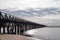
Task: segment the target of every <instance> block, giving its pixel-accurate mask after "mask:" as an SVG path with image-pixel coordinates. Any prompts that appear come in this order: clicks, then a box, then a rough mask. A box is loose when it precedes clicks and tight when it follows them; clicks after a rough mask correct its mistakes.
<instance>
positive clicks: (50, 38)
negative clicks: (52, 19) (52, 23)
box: [25, 27, 60, 40]
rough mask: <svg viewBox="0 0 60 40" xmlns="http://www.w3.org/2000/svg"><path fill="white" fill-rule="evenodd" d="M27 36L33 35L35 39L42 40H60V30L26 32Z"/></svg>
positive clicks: (46, 29) (42, 29)
mask: <svg viewBox="0 0 60 40" xmlns="http://www.w3.org/2000/svg"><path fill="white" fill-rule="evenodd" d="M25 34H26V35H31V37H33V38H38V39H42V40H60V28H57V27H56V28H52V27H51V28H50V27H45V28H38V29H33V30H29V31H26V32H25Z"/></svg>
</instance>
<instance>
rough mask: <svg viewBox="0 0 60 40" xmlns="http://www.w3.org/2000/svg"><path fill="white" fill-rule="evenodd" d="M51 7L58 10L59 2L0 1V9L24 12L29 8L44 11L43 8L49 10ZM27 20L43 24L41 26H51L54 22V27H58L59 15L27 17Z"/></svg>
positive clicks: (30, 0) (42, 0)
mask: <svg viewBox="0 0 60 40" xmlns="http://www.w3.org/2000/svg"><path fill="white" fill-rule="evenodd" d="M51 7H53V8H60V0H0V9H20V10H25V9H29V8H33V9H39V8H43V9H45V8H51ZM59 11H60V10H59ZM18 15H19V14H18ZM36 15H37V14H36ZM27 18H28V17H27ZM27 18H26V19H27ZM28 20H30V21H34V22H36V23H43V24H48V25H53V24H52V23H55V22H56V23H58V24H56V23H55V24H54V25H60V14H58V15H46V16H40V17H38V16H34V17H29V19H28ZM54 20H56V21H54ZM50 22H51V23H50Z"/></svg>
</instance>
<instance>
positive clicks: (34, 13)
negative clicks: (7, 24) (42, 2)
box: [4, 7, 60, 26]
mask: <svg viewBox="0 0 60 40" xmlns="http://www.w3.org/2000/svg"><path fill="white" fill-rule="evenodd" d="M4 12H7V13H9V14H11V15H14V16H17V17H19V18H22V19H25V20H29V21H33V22H36V23H39V24H45V25H49V26H51V25H52V26H57V25H58V26H60V8H53V7H50V8H39V9H33V8H29V9H25V10H13V11H11V10H6V9H5V10H4Z"/></svg>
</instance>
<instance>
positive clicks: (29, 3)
mask: <svg viewBox="0 0 60 40" xmlns="http://www.w3.org/2000/svg"><path fill="white" fill-rule="evenodd" d="M39 7H40V8H47V7H60V2H59V1H54V0H0V9H6V8H19V9H26V8H39Z"/></svg>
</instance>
